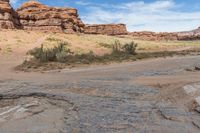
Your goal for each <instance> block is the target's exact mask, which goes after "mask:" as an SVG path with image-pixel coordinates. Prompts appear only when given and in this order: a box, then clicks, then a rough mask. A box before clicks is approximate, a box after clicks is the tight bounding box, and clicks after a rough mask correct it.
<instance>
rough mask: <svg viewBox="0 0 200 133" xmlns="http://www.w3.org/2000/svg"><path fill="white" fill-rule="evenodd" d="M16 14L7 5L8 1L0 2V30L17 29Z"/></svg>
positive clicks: (1, 0) (18, 24)
mask: <svg viewBox="0 0 200 133" xmlns="http://www.w3.org/2000/svg"><path fill="white" fill-rule="evenodd" d="M19 26H20V23H19V20H18V15H17V13H16V12H15V11H14V10H13V8H12V7H11V5H10V4H9V0H0V29H15V28H19Z"/></svg>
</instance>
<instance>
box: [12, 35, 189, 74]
mask: <svg viewBox="0 0 200 133" xmlns="http://www.w3.org/2000/svg"><path fill="white" fill-rule="evenodd" d="M100 45H101V46H103V47H107V48H108V49H111V50H110V52H108V53H106V54H104V55H97V54H96V53H94V52H93V51H89V52H87V53H77V52H74V51H73V50H72V49H70V46H71V44H70V43H69V42H66V41H62V40H60V39H57V38H47V39H46V41H45V42H44V43H43V44H42V45H41V46H40V47H36V48H34V49H32V50H29V51H28V52H27V55H28V57H31V58H29V59H28V60H25V61H24V62H23V64H21V65H19V66H17V68H16V69H17V70H23V71H29V70H36V71H37V70H51V69H63V68H68V67H70V68H71V67H76V66H81V65H90V64H105V63H112V62H122V61H135V60H140V59H146V58H156V57H167V56H173V55H185V54H188V52H187V51H181V52H176V51H159V52H137V49H138V44H137V43H135V42H134V41H130V42H121V41H120V40H117V39H116V40H115V41H114V42H113V43H112V44H105V43H101V44H100Z"/></svg>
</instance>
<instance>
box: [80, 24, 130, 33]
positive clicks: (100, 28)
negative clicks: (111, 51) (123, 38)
mask: <svg viewBox="0 0 200 133" xmlns="http://www.w3.org/2000/svg"><path fill="white" fill-rule="evenodd" d="M84 33H86V34H105V35H126V34H127V33H128V32H127V29H126V25H125V24H94V25H86V26H85V30H84Z"/></svg>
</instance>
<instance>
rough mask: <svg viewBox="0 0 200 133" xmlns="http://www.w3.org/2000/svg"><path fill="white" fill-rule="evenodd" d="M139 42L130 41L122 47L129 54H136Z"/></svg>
mask: <svg viewBox="0 0 200 133" xmlns="http://www.w3.org/2000/svg"><path fill="white" fill-rule="evenodd" d="M137 46H138V44H137V43H135V42H133V41H132V42H130V43H126V44H125V45H124V46H123V47H122V49H123V51H124V52H125V53H127V54H131V55H134V54H136V48H137Z"/></svg>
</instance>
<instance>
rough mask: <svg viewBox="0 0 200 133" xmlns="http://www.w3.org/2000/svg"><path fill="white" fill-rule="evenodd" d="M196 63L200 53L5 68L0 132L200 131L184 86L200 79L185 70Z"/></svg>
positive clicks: (198, 117) (0, 79) (1, 83)
mask: <svg viewBox="0 0 200 133" xmlns="http://www.w3.org/2000/svg"><path fill="white" fill-rule="evenodd" d="M197 62H200V57H199V56H191V57H174V58H167V59H154V60H147V61H139V62H134V63H122V64H113V65H108V66H98V67H97V66H96V67H89V68H79V69H73V70H62V71H61V72H45V73H22V72H18V73H9V72H6V68H5V69H4V70H2V73H4V76H0V99H1V100H0V132H2V133H19V132H20V133H137V132H138V133H161V132H162V133H173V132H178V133H179V132H180V133H199V132H200V115H199V113H198V112H197V111H195V110H193V108H190V106H188V105H191V104H188V105H187V104H186V103H187V102H188V103H190V102H192V100H191V101H190V97H191V99H193V97H192V96H190V95H186V94H185V92H184V89H183V87H184V86H185V85H190V84H193V83H194V82H196V83H198V82H200V76H199V75H200V74H199V73H198V72H195V73H194V72H188V71H185V69H186V68H188V67H189V66H194V65H195V64H196V63H197ZM177 64H179V65H177ZM0 65H2V64H1V63H0ZM0 71H1V70H0ZM5 73H7V74H5ZM180 101H181V102H180Z"/></svg>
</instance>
